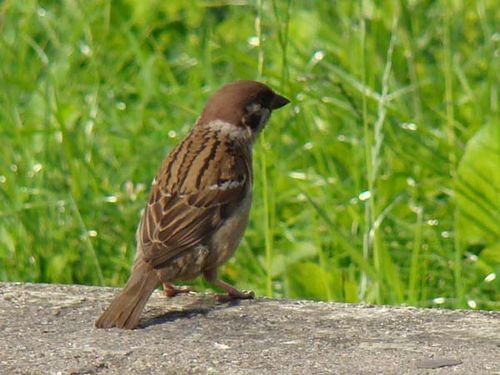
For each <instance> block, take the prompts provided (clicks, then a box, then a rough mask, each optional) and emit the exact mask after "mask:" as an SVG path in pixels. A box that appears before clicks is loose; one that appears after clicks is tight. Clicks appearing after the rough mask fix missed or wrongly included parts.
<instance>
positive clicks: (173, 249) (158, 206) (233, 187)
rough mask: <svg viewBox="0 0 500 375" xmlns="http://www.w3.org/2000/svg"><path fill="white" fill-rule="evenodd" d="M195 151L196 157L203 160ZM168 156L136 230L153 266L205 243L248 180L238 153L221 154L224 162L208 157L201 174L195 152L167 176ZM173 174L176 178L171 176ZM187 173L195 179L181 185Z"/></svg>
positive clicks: (240, 197)
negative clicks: (188, 162)
mask: <svg viewBox="0 0 500 375" xmlns="http://www.w3.org/2000/svg"><path fill="white" fill-rule="evenodd" d="M180 147H183V146H182V144H181V145H180ZM175 151H176V150H174V151H173V153H175ZM171 154H172V153H171ZM200 155H201V156H200V160H199V161H198V162H203V163H205V161H204V160H203V155H202V153H201V154H200ZM188 158H189V157H188ZM168 159H169V158H167V160H166V161H165V162H164V165H163V167H162V170H161V171H160V173H159V175H158V176H157V179H155V180H156V181H157V182H156V183H154V184H153V189H152V192H151V196H150V200H149V203H148V204H147V206H146V209H145V210H144V213H143V215H142V219H141V223H140V225H139V232H138V240H139V242H140V244H141V248H142V256H143V259H144V260H145V261H146V262H147V263H149V264H151V266H153V267H154V268H157V269H158V268H162V267H164V265H165V264H166V263H168V262H169V260H171V259H173V258H175V257H176V256H178V255H179V254H181V253H183V252H185V251H189V250H191V249H194V248H195V247H196V246H197V245H200V244H204V243H206V240H207V239H209V238H210V237H211V236H212V235H213V233H214V232H215V231H216V230H217V229H218V228H219V227H220V226H221V225H222V224H223V222H224V220H225V219H226V218H227V217H229V216H231V213H232V211H233V210H234V209H235V208H237V207H238V205H239V203H240V202H241V201H242V200H243V197H244V196H245V193H246V191H247V189H248V188H249V184H251V174H250V173H251V169H250V162H251V161H250V160H247V159H248V158H246V157H245V155H244V154H238V153H233V154H226V156H225V157H224V162H221V161H217V160H213V166H212V167H211V168H207V170H206V171H205V172H203V178H201V179H200V178H198V176H199V171H200V169H199V168H196V166H195V165H194V164H195V163H196V157H194V159H192V160H193V161H192V163H191V168H187V169H186V170H185V172H181V173H173V174H172V176H175V177H169V176H168V174H169V173H170V172H171V170H170V171H169V170H168V168H170V167H171V166H172V164H173V163H171V162H169V160H168ZM182 164H183V163H182ZM182 164H180V165H182ZM190 174H196V175H193V176H191V175H190ZM173 178H175V179H176V181H174V182H172V179H173ZM190 178H193V179H194V178H196V179H197V182H199V183H197V184H188V185H183V183H184V182H185V181H188V180H189V179H190ZM193 186H194V187H195V188H194V189H193ZM189 187H190V188H189ZM190 189H191V190H190Z"/></svg>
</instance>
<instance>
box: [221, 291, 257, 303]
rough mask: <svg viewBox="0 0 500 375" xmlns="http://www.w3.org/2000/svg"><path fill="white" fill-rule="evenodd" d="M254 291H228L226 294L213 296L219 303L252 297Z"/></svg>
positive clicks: (253, 296)
mask: <svg viewBox="0 0 500 375" xmlns="http://www.w3.org/2000/svg"><path fill="white" fill-rule="evenodd" d="M254 298H255V293H254V292H253V291H251V290H250V291H245V290H243V291H241V292H240V291H237V293H228V294H217V295H216V296H215V300H216V301H217V302H219V303H225V302H229V301H234V300H237V299H254Z"/></svg>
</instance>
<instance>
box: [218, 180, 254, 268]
mask: <svg viewBox="0 0 500 375" xmlns="http://www.w3.org/2000/svg"><path fill="white" fill-rule="evenodd" d="M251 205H252V189H251V186H249V188H248V190H247V192H246V194H245V197H244V199H243V200H242V201H241V203H240V205H239V206H238V208H236V209H235V210H234V211H233V213H232V215H231V216H230V217H229V218H227V219H226V221H225V222H224V224H223V225H222V226H221V227H220V228H219V229H218V230H217V232H215V233H214V235H213V237H212V239H211V241H210V246H209V247H210V253H211V254H210V261H209V266H210V267H214V266H215V267H217V266H219V265H221V264H222V263H224V262H226V261H227V260H228V259H229V258H230V257H231V255H233V253H234V252H235V250H236V248H237V247H238V245H239V243H240V241H241V238H242V237H243V234H244V233H245V229H246V227H247V224H248V216H249V214H250V207H251Z"/></svg>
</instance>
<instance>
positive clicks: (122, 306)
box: [95, 260, 160, 329]
mask: <svg viewBox="0 0 500 375" xmlns="http://www.w3.org/2000/svg"><path fill="white" fill-rule="evenodd" d="M136 262H137V263H136V264H135V265H134V268H133V271H132V274H131V275H130V278H129V279H128V281H127V283H126V284H125V287H124V288H123V290H121V291H120V292H119V293H118V295H117V296H116V297H115V299H114V300H113V302H111V305H110V306H109V307H108V308H107V309H106V311H104V313H103V314H102V315H101V317H100V318H99V319H97V321H96V323H95V326H96V327H97V328H111V327H118V328H124V329H134V328H135V327H137V324H138V323H139V319H140V316H141V313H142V310H144V306H146V302H147V301H148V299H149V297H150V296H151V294H152V293H153V290H154V289H155V288H156V286H157V285H158V284H159V282H160V281H159V279H158V276H157V274H156V271H155V270H154V269H153V268H152V267H151V266H149V265H148V264H146V263H144V262H143V261H141V260H137V261H136Z"/></svg>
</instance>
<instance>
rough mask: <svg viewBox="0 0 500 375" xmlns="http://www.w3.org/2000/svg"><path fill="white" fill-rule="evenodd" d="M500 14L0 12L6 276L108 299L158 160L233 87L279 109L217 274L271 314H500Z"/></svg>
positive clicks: (416, 4) (419, 7) (172, 9)
mask: <svg viewBox="0 0 500 375" xmlns="http://www.w3.org/2000/svg"><path fill="white" fill-rule="evenodd" d="M499 13H500V10H499V7H498V3H497V2H496V1H493V0H491V1H489V0H478V1H461V0H455V1H423V0H422V1H420V0H413V1H405V2H398V1H391V2H376V1H371V0H363V1H320V0H317V1H313V0H310V1H291V0H288V1H287V0H283V1H278V0H276V1H268V0H257V1H236V0H235V1H190V2H184V1H159V0H156V1H139V0H117V1H110V0H107V1H106V0H100V1H97V0H85V1H83V0H63V1H35V0H26V1H15V0H5V1H3V2H1V3H0V87H1V89H0V137H1V145H2V146H1V150H0V279H1V280H18V281H21V280H23V281H31V282H54V283H55V282H57V283H82V284H101V285H115V286H119V285H122V284H123V283H124V281H125V280H126V278H127V276H128V272H129V267H130V264H131V261H132V259H133V256H134V251H135V243H134V235H135V229H136V226H137V223H138V220H139V215H140V211H141V209H142V208H143V206H144V204H145V200H146V198H147V194H148V190H149V186H150V182H151V181H152V179H153V177H154V175H155V173H156V170H157V168H158V167H159V164H160V162H161V160H162V159H163V157H164V155H165V154H166V153H167V152H168V151H169V150H170V149H171V148H172V147H173V146H174V145H175V144H176V143H177V142H178V141H179V140H180V139H181V138H182V137H183V136H184V135H185V134H186V133H187V131H188V130H189V129H190V127H191V125H192V124H193V122H194V121H195V119H196V117H197V116H198V114H199V113H200V111H201V109H202V107H203V105H204V102H205V101H206V99H207V98H208V96H209V95H210V93H212V92H213V91H214V90H216V89H217V88H218V87H219V86H221V85H222V84H223V83H226V82H229V81H232V80H235V79H241V78H246V79H259V80H262V81H264V82H266V83H268V84H270V85H271V86H272V87H273V88H275V89H276V90H277V91H278V92H280V93H282V94H284V95H286V96H288V97H289V98H291V100H292V103H293V104H292V105H290V106H288V107H285V108H284V109H283V110H280V111H278V112H276V113H275V114H274V115H273V118H272V120H271V122H270V124H269V126H268V127H267V129H266V131H265V133H264V134H263V136H262V137H261V139H260V141H259V142H258V144H257V145H256V147H255V158H254V166H255V195H254V197H255V198H254V205H253V209H252V214H251V223H250V225H249V228H248V230H247V232H246V235H245V238H244V240H243V242H242V244H241V246H240V248H239V250H238V251H237V253H236V255H235V256H234V257H233V259H232V260H231V261H230V262H229V263H228V264H227V265H225V266H224V267H222V269H221V271H222V276H223V278H225V279H226V280H227V281H230V282H232V283H234V284H235V285H236V286H238V287H239V288H243V289H253V290H255V291H256V292H257V294H258V295H267V296H273V297H290V298H311V299H321V300H336V301H348V302H358V301H364V302H369V303H387V304H410V305H414V306H446V307H453V308H461V307H465V308H467V307H469V308H482V309H500V302H499V300H500V298H499V297H500V287H499V276H500V275H499V272H500V207H499V206H500V203H499V193H500V124H499V120H498V119H499V113H498V83H499V71H500V69H499V64H498V58H499V54H500V53H499V41H500V34H499V30H498V20H499V16H500V14H499ZM195 284H198V285H200V284H201V282H200V281H197V282H195ZM200 286H201V285H200Z"/></svg>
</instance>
